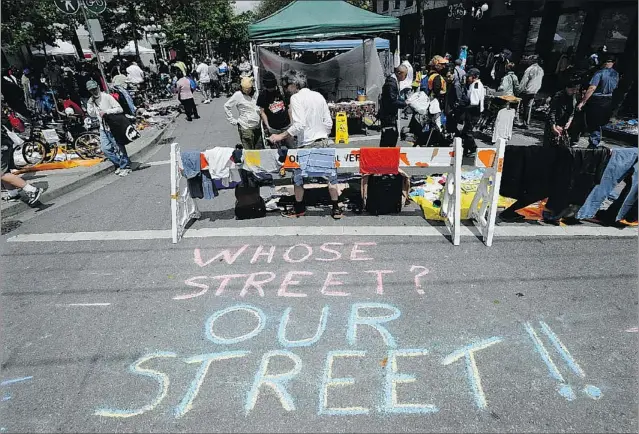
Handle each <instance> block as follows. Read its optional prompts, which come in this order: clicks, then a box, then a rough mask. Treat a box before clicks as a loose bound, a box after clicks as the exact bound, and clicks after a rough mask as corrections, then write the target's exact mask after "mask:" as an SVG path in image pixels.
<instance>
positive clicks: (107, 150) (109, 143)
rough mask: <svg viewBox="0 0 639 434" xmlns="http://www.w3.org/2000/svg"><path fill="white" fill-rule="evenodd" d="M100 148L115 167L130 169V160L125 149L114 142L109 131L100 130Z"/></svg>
mask: <svg viewBox="0 0 639 434" xmlns="http://www.w3.org/2000/svg"><path fill="white" fill-rule="evenodd" d="M100 148H101V149H102V152H104V155H105V156H106V157H107V158H108V159H109V161H111V163H113V165H114V166H115V167H118V168H120V169H130V168H131V160H130V159H129V154H127V152H126V148H125V147H124V145H120V144H119V143H117V142H116V141H115V138H114V137H113V134H111V131H105V130H100Z"/></svg>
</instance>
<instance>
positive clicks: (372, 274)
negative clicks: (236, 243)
mask: <svg viewBox="0 0 639 434" xmlns="http://www.w3.org/2000/svg"><path fill="white" fill-rule="evenodd" d="M410 272H411V273H415V275H414V276H413V281H414V284H415V290H416V292H417V293H418V294H420V295H423V294H424V290H423V289H422V277H424V276H426V275H428V273H429V270H428V268H426V267H422V266H421V265H413V266H411V267H410ZM363 273H364V279H363V280H362V279H361V276H359V275H358V279H357V281H356V283H357V284H356V287H357V289H358V290H359V289H362V288H363V290H364V291H366V292H368V291H370V292H373V291H374V292H375V294H377V295H383V294H384V276H386V275H390V274H394V273H395V270H365V271H363ZM351 274H353V273H349V272H347V271H329V272H327V273H325V278H323V280H321V282H323V283H322V286H321V287H320V288H319V293H320V294H322V295H325V296H333V297H348V296H350V295H351V294H350V293H349V292H346V291H344V290H343V289H340V288H339V287H343V286H344V284H345V282H344V280H345V279H346V278H347V276H349V275H351ZM404 274H405V273H402V276H403V275H404ZM322 277H324V275H322ZM318 278H319V276H317V275H316V274H315V273H313V272H312V271H289V272H287V273H286V275H285V276H284V278H283V279H282V278H281V277H280V279H279V280H278V282H280V283H279V285H278V284H277V283H275V284H273V283H272V282H273V281H275V279H277V275H276V274H275V273H274V272H272V271H258V272H255V273H249V274H222V275H219V276H194V277H191V278H188V279H186V280H185V281H184V284H185V285H186V286H189V287H193V288H198V291H196V292H191V293H189V294H181V295H177V296H175V297H173V299H174V300H187V299H190V298H195V297H199V296H201V295H204V294H206V293H207V292H208V291H209V289H211V286H210V285H211V282H215V284H216V285H217V288H216V289H215V295H216V296H221V295H222V294H223V293H224V292H225V291H226V289H227V288H228V286H229V284H230V283H231V282H233V281H235V280H243V281H244V284H243V286H242V290H241V291H240V297H242V298H244V297H246V296H247V295H255V294H256V295H258V296H260V297H264V295H265V292H266V291H268V288H267V289H266V291H265V285H267V284H269V283H271V284H273V285H274V286H273V287H272V289H273V290H272V292H273V293H274V292H275V288H277V296H278V297H307V296H308V293H307V292H304V289H302V288H300V286H301V285H303V284H304V283H303V279H307V282H308V283H311V282H318V281H320V280H319V279H318ZM367 279H368V280H369V282H366V280H367ZM367 284H370V285H371V287H370V288H367V287H366V285H367ZM295 287H297V288H295ZM358 295H362V294H358Z"/></svg>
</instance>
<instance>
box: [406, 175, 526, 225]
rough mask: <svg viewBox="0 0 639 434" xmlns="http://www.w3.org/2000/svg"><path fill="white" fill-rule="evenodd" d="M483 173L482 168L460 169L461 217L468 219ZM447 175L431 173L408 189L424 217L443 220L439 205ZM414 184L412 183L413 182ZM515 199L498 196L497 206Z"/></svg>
mask: <svg viewBox="0 0 639 434" xmlns="http://www.w3.org/2000/svg"><path fill="white" fill-rule="evenodd" d="M483 175H484V169H475V170H472V171H462V175H461V178H462V182H461V191H462V195H461V211H462V212H461V219H462V220H465V219H468V211H469V209H470V205H471V203H472V202H473V199H474V197H475V193H476V192H477V188H478V187H479V183H480V181H481V178H482V176H483ZM446 177H447V175H446V174H444V175H432V176H429V177H427V178H426V180H425V182H424V183H423V184H421V185H419V186H416V187H413V188H411V190H410V193H409V197H410V199H411V200H412V201H413V202H415V203H416V204H418V205H419V206H421V207H422V211H423V212H424V218H425V219H427V220H442V221H443V220H444V217H442V216H441V206H442V201H443V199H444V186H445V185H446ZM413 184H414V183H413ZM514 202H515V201H514V200H513V199H509V198H505V197H501V196H500V197H499V202H498V206H499V207H500V208H507V207H509V206H510V205H511V204H513V203H514Z"/></svg>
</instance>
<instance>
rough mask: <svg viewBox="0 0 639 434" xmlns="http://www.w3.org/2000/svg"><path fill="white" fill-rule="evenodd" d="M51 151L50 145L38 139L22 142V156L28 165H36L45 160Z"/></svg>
mask: <svg viewBox="0 0 639 434" xmlns="http://www.w3.org/2000/svg"><path fill="white" fill-rule="evenodd" d="M48 153H49V147H48V146H47V145H46V144H45V143H43V142H39V141H37V140H34V141H26V142H24V143H23V144H22V158H24V161H26V163H27V164H28V165H35V164H40V163H42V162H44V160H45V158H46V157H47V154H48Z"/></svg>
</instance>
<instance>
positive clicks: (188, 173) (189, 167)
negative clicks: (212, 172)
mask: <svg viewBox="0 0 639 434" xmlns="http://www.w3.org/2000/svg"><path fill="white" fill-rule="evenodd" d="M180 157H181V158H182V168H183V169H184V176H185V177H186V179H191V178H195V177H196V176H198V175H199V174H200V173H201V168H200V152H196V151H183V152H180Z"/></svg>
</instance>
